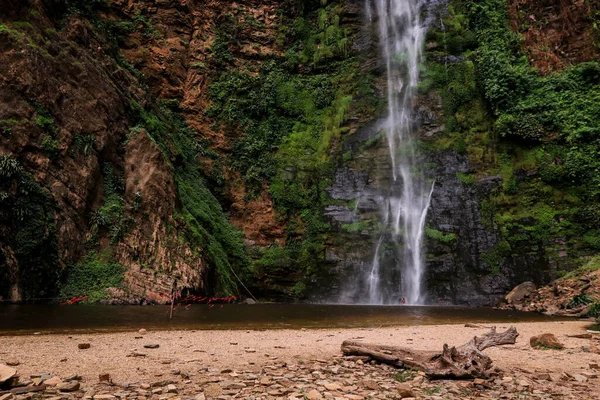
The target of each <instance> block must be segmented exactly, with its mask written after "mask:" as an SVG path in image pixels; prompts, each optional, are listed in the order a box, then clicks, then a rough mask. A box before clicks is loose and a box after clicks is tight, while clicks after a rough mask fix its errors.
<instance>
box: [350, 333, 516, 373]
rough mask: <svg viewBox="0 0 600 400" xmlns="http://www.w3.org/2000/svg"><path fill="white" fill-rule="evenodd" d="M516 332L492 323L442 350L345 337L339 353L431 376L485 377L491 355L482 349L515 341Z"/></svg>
mask: <svg viewBox="0 0 600 400" xmlns="http://www.w3.org/2000/svg"><path fill="white" fill-rule="evenodd" d="M517 336H519V333H518V332H517V330H516V329H515V328H514V327H513V328H510V329H507V330H506V331H504V332H500V333H498V332H496V328H495V327H494V328H492V329H491V330H490V331H489V332H488V333H486V334H484V335H483V336H481V337H477V336H475V337H474V338H473V339H471V340H469V341H468V342H467V343H465V344H463V345H462V346H459V347H454V346H453V347H449V346H448V345H447V344H444V348H443V350H442V352H441V353H439V352H435V351H421V350H412V349H409V348H406V347H396V346H382V345H376V344H367V343H362V342H357V341H352V340H346V341H344V343H342V353H343V354H344V355H346V356H368V357H370V358H372V359H373V360H376V361H379V362H382V363H384V364H389V365H392V366H394V367H397V368H412V369H415V370H419V371H423V372H425V374H426V375H427V376H428V377H429V378H433V379H468V378H477V377H486V376H487V374H488V371H489V370H490V368H491V367H492V359H491V358H490V357H488V356H486V355H485V354H483V353H482V351H483V350H485V349H487V348H488V347H493V346H500V345H503V344H514V343H515V342H516V340H517Z"/></svg>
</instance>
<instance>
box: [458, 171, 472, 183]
mask: <svg viewBox="0 0 600 400" xmlns="http://www.w3.org/2000/svg"><path fill="white" fill-rule="evenodd" d="M456 177H457V178H458V180H459V181H461V182H462V183H464V184H466V185H472V184H474V183H475V176H473V175H468V174H463V173H462V172H457V173H456Z"/></svg>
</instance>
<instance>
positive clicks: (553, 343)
mask: <svg viewBox="0 0 600 400" xmlns="http://www.w3.org/2000/svg"><path fill="white" fill-rule="evenodd" d="M529 344H530V345H531V347H533V348H546V349H555V350H561V349H564V348H565V346H563V344H562V343H561V342H559V341H558V339H557V338H556V336H554V335H553V334H552V333H544V334H542V335H538V336H532V337H531V339H529Z"/></svg>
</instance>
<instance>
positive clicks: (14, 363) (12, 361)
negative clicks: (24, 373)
mask: <svg viewBox="0 0 600 400" xmlns="http://www.w3.org/2000/svg"><path fill="white" fill-rule="evenodd" d="M19 364H20V362H19V360H17V359H16V358H14V357H11V358H8V359H6V365H8V366H10V367H16V366H17V365H19Z"/></svg>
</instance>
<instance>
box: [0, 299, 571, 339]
mask: <svg viewBox="0 0 600 400" xmlns="http://www.w3.org/2000/svg"><path fill="white" fill-rule="evenodd" d="M556 320H561V319H560V318H555V317H546V316H544V315H541V314H534V313H524V312H518V311H507V310H494V309H490V308H465V307H418V306H356V305H321V304H256V305H246V304H225V305H215V306H212V307H211V306H206V305H194V306H192V307H190V308H189V309H187V310H186V309H184V308H180V309H178V310H176V312H175V313H174V315H173V319H171V320H170V319H169V307H168V306H100V305H93V306H92V305H74V306H57V305H2V306H0V334H26V333H31V332H35V331H40V332H43V333H51V332H52V333H59V332H82V331H83V332H102V331H123V330H132V329H139V328H147V329H163V330H171V329H285V328H294V329H297V328H348V327H381V326H390V325H431V324H451V323H466V322H471V323H510V322H534V321H556Z"/></svg>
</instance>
